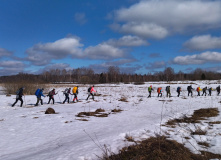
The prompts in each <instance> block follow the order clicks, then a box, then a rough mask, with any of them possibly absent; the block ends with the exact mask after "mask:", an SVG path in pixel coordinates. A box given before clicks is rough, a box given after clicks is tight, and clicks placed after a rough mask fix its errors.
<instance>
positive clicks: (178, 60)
mask: <svg viewBox="0 0 221 160" xmlns="http://www.w3.org/2000/svg"><path fill="white" fill-rule="evenodd" d="M217 62H221V53H219V52H204V53H201V54H194V55H186V56H177V57H175V58H174V59H173V60H172V63H174V64H180V65H189V64H204V63H217Z"/></svg>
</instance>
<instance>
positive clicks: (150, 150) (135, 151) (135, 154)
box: [101, 136, 209, 160]
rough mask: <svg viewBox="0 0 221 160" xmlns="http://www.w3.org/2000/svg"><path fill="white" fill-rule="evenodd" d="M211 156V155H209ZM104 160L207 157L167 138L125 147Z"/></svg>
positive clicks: (198, 159)
mask: <svg viewBox="0 0 221 160" xmlns="http://www.w3.org/2000/svg"><path fill="white" fill-rule="evenodd" d="M207 155H208V156H209V154H207ZM101 159H102V160H206V159H208V158H207V157H205V156H204V154H202V155H197V154H193V153H192V152H190V151H189V149H187V148H185V147H184V145H182V144H180V143H178V142H176V141H174V140H168V139H166V137H165V136H160V137H151V138H149V139H147V140H144V141H142V142H140V143H139V144H135V145H132V146H128V147H125V148H123V149H121V150H120V152H119V153H118V154H114V153H111V155H110V156H104V157H103V158H101Z"/></svg>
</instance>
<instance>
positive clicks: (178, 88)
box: [177, 87, 181, 97]
mask: <svg viewBox="0 0 221 160" xmlns="http://www.w3.org/2000/svg"><path fill="white" fill-rule="evenodd" d="M180 92H181V87H177V93H178V95H177V97H179V96H180Z"/></svg>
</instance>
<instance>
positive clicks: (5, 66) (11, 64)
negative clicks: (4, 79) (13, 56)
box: [0, 61, 25, 76]
mask: <svg viewBox="0 0 221 160" xmlns="http://www.w3.org/2000/svg"><path fill="white" fill-rule="evenodd" d="M24 67H25V64H24V63H22V62H20V61H1V62H0V75H2V76H3V75H15V74H18V73H19V72H23V70H24Z"/></svg>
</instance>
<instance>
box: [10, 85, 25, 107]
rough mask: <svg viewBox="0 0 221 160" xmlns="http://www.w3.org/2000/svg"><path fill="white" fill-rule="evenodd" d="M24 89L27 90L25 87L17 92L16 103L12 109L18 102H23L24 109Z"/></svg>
mask: <svg viewBox="0 0 221 160" xmlns="http://www.w3.org/2000/svg"><path fill="white" fill-rule="evenodd" d="M24 89H25V87H22V88H19V90H18V91H17V92H16V100H15V103H13V104H12V107H14V106H15V104H16V103H17V102H18V100H19V101H21V104H20V107H22V105H23V99H22V96H23V95H24V94H23V90H24Z"/></svg>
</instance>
